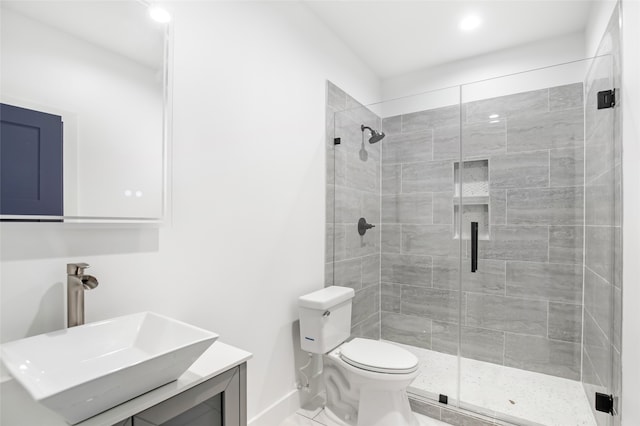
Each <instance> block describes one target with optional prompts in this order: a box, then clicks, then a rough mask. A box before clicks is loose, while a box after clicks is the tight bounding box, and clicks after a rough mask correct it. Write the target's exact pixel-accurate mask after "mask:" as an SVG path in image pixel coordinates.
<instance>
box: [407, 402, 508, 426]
mask: <svg viewBox="0 0 640 426" xmlns="http://www.w3.org/2000/svg"><path fill="white" fill-rule="evenodd" d="M409 405H411V410H412V411H414V412H416V413H418V414H422V415H424V416H427V417H431V418H432V419H436V420H440V421H443V422H445V423H449V424H451V425H453V426H516V425H515V424H513V423H507V422H504V421H501V420H497V419H492V418H491V417H487V416H483V415H480V414H477V413H472V412H470V411H467V410H465V409H462V408H458V407H454V406H451V405H446V404H441V403H439V402H435V401H433V402H431V401H426V400H423V399H419V398H418V397H416V396H414V395H409Z"/></svg>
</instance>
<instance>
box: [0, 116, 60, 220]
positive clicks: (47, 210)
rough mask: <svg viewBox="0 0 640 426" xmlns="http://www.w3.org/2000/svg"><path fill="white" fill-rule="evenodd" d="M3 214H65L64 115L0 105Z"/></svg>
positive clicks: (0, 204)
mask: <svg viewBox="0 0 640 426" xmlns="http://www.w3.org/2000/svg"><path fill="white" fill-rule="evenodd" d="M0 127H1V129H0V187H1V199H0V214H3V215H46V216H62V214H63V205H64V204H63V198H62V197H63V180H62V117H60V116H57V115H53V114H47V113H44V112H40V111H34V110H30V109H26V108H19V107H16V106H12V105H6V104H0Z"/></svg>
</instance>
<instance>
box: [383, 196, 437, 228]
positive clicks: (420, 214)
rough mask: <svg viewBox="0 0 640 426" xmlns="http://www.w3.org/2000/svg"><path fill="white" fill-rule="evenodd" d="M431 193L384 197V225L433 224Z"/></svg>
mask: <svg viewBox="0 0 640 426" xmlns="http://www.w3.org/2000/svg"><path fill="white" fill-rule="evenodd" d="M432 204H433V201H432V195H431V193H415V194H393V195H383V196H382V223H412V224H418V223H423V224H431V223H433V205H432Z"/></svg>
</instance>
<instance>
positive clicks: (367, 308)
mask: <svg viewBox="0 0 640 426" xmlns="http://www.w3.org/2000/svg"><path fill="white" fill-rule="evenodd" d="M379 307H380V288H379V287H378V286H375V285H373V286H369V287H366V288H363V289H362V290H358V291H356V294H355V296H354V298H353V307H352V311H351V325H352V326H354V325H357V324H359V323H361V322H362V321H364V320H366V319H367V318H369V317H370V316H371V315H375V314H376V313H377V312H379Z"/></svg>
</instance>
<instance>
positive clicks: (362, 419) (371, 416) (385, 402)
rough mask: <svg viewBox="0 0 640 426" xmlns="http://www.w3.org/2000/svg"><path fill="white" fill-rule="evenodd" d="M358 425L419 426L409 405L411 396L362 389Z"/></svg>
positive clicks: (402, 393) (402, 392)
mask: <svg viewBox="0 0 640 426" xmlns="http://www.w3.org/2000/svg"><path fill="white" fill-rule="evenodd" d="M357 425H358V426H400V425H402V426H419V423H418V419H417V418H416V416H414V415H413V412H412V411H411V407H410V406H409V398H408V397H407V393H406V392H405V391H404V390H403V391H400V392H383V391H382V392H381V391H375V390H365V389H363V390H361V391H360V404H359V406H358V423H357Z"/></svg>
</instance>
